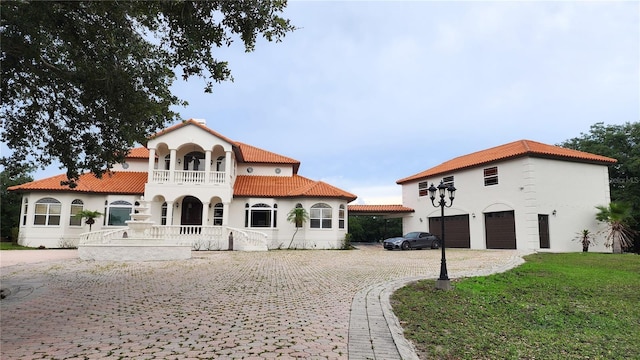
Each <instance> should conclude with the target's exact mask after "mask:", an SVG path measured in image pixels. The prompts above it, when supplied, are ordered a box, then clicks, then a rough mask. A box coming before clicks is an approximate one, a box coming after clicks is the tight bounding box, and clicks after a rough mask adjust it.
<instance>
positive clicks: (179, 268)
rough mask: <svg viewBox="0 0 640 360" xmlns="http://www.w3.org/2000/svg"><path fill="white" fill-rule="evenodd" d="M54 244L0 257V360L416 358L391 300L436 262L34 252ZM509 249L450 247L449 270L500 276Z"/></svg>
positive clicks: (354, 254) (376, 254)
mask: <svg viewBox="0 0 640 360" xmlns="http://www.w3.org/2000/svg"><path fill="white" fill-rule="evenodd" d="M59 251H62V250H38V251H35V250H34V251H11V253H12V254H11V255H9V256H7V253H8V252H6V251H2V252H0V266H1V268H0V272H1V275H0V280H1V283H0V285H1V287H2V288H3V289H4V290H5V291H4V293H6V294H8V296H7V297H6V298H5V299H3V300H2V301H1V302H0V311H1V319H2V326H1V327H0V341H1V342H0V358H7V359H36V358H38V359H41V358H45V359H63V358H68V359H120V358H136V359H241V358H243V359H271V358H281V359H296V358H304V359H417V356H416V354H415V352H414V350H413V345H412V344H410V343H409V342H408V341H407V340H405V339H404V337H403V336H402V329H401V327H400V325H399V322H398V320H397V319H396V318H395V316H394V315H393V313H392V311H391V306H390V304H389V295H390V294H391V293H392V292H393V291H394V290H395V289H396V288H399V287H401V286H403V285H404V284H406V283H407V282H409V281H414V280H417V279H421V278H435V277H437V275H438V272H439V266H440V252H439V251H430V250H423V251H393V252H390V251H385V250H383V249H382V247H381V246H379V245H365V246H360V247H359V250H354V251H339V250H326V251H325V250H314V251H284V250H282V251H270V252H268V253H246V252H194V253H193V259H191V260H185V261H167V262H130V263H129V262H127V263H114V262H86V261H81V260H79V259H77V258H76V257H73V254H72V253H71V254H67V255H66V256H67V258H64V257H63V258H60V257H58V258H54V259H51V260H47V259H46V255H44V254H45V253H47V252H51V253H52V256H62V255H61V254H62V253H58V252H59ZM13 252H15V253H16V254H13ZM17 253H21V254H20V255H18V254H17ZM29 253H33V254H31V255H30V254H29ZM519 255H520V254H518V253H517V252H515V251H505V250H500V251H491V250H488V251H473V250H448V251H447V260H448V261H447V264H448V269H449V276H450V277H451V278H457V277H463V276H471V275H476V274H478V275H482V274H488V273H492V272H498V271H504V270H506V269H508V268H511V267H513V266H516V265H518V264H519V263H521V262H522V259H521V257H520V256H519ZM13 256H20V257H25V256H26V257H29V256H33V257H34V258H36V259H35V260H33V261H31V260H29V259H27V258H22V259H20V260H16V259H13V260H11V259H9V258H10V257H13ZM68 257H71V258H68ZM6 290H8V291H6Z"/></svg>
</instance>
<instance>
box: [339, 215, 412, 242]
mask: <svg viewBox="0 0 640 360" xmlns="http://www.w3.org/2000/svg"><path fill="white" fill-rule="evenodd" d="M349 234H351V241H354V242H378V241H382V240H384V239H386V238H390V237H396V236H402V219H401V218H393V219H388V218H385V217H382V216H361V215H358V216H349Z"/></svg>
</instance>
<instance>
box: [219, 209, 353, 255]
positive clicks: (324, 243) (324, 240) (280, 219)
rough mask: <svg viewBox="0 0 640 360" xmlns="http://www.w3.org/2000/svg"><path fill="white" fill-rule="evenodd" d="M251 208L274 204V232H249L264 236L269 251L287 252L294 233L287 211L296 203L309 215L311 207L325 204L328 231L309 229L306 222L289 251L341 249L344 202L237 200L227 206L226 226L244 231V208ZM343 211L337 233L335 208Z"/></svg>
mask: <svg viewBox="0 0 640 360" xmlns="http://www.w3.org/2000/svg"><path fill="white" fill-rule="evenodd" d="M246 203H249V204H250V205H249V206H251V205H253V204H257V203H265V204H268V205H273V204H277V205H278V213H277V228H275V229H273V228H263V227H258V228H252V227H248V228H247V229H249V230H255V231H260V232H263V233H265V234H267V235H268V238H269V245H268V246H269V248H270V249H278V248H287V247H288V246H289V244H290V243H291V239H292V237H293V234H294V232H295V230H296V228H295V226H294V224H293V223H290V222H288V221H287V216H288V214H289V211H291V209H293V208H294V207H295V206H296V204H298V203H300V204H301V205H302V207H303V208H305V209H306V210H307V213H311V206H313V205H314V204H317V203H325V204H327V205H329V206H331V209H332V212H331V215H332V221H331V228H330V229H314V228H311V224H310V221H307V222H306V223H305V224H304V226H303V227H302V228H300V229H299V230H298V233H297V234H296V235H295V238H293V243H291V244H292V245H291V247H292V248H298V249H338V248H340V247H341V246H342V244H343V241H344V238H345V235H346V233H347V229H348V214H347V211H346V208H347V203H346V201H344V200H338V199H325V198H317V199H316V198H311V199H309V198H306V199H271V198H238V199H235V201H234V202H233V203H232V204H231V216H230V218H229V226H231V227H235V228H239V229H244V228H245V227H244V221H245V204H246ZM340 205H344V207H345V219H344V220H345V222H344V223H345V226H344V228H343V229H340V228H339V226H338V224H339V221H338V220H339V218H338V216H339V215H338V214H339V207H340Z"/></svg>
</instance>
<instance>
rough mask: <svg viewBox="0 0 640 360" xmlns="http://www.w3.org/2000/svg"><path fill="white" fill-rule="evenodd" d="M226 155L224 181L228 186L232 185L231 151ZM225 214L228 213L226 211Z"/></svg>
mask: <svg viewBox="0 0 640 360" xmlns="http://www.w3.org/2000/svg"><path fill="white" fill-rule="evenodd" d="M224 155H225V157H224V179H225V183H226V184H229V185H231V150H227V151H226V152H225V154H224ZM224 213H225V214H226V213H227V212H226V209H225V212H224Z"/></svg>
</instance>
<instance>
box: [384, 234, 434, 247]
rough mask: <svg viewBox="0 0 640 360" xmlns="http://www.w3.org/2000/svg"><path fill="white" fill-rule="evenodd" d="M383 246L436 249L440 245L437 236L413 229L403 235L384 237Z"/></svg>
mask: <svg viewBox="0 0 640 360" xmlns="http://www.w3.org/2000/svg"><path fill="white" fill-rule="evenodd" d="M383 245H384V248H385V249H387V250H393V249H402V250H408V249H424V248H429V249H437V248H439V247H440V239H438V237H437V236H435V235H433V234H431V233H428V232H422V231H415V232H410V233H408V234H406V235H405V236H403V237H395V238H390V239H386V240H385V241H384V242H383Z"/></svg>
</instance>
